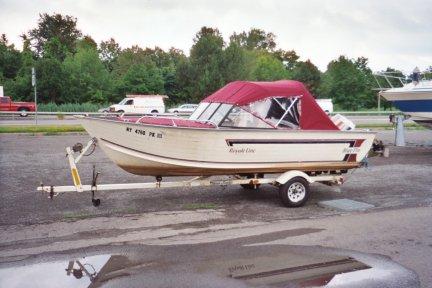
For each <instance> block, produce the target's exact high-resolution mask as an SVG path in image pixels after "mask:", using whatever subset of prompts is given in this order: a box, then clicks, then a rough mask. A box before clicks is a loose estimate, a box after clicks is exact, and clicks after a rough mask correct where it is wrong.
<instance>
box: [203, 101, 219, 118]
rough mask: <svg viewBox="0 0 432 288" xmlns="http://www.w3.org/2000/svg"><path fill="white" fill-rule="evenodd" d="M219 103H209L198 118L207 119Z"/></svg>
mask: <svg viewBox="0 0 432 288" xmlns="http://www.w3.org/2000/svg"><path fill="white" fill-rule="evenodd" d="M220 105H221V104H220V103H211V104H210V105H209V106H208V107H207V109H206V110H205V111H204V112H203V113H202V114H201V115H200V116H199V117H198V119H199V120H202V121H206V120H209V119H210V117H211V116H212V115H213V113H214V112H215V111H216V109H217V108H218V107H219V106H220Z"/></svg>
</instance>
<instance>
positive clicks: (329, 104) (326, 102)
mask: <svg viewBox="0 0 432 288" xmlns="http://www.w3.org/2000/svg"><path fill="white" fill-rule="evenodd" d="M316 102H317V103H318V105H319V106H320V107H321V109H322V110H324V112H326V113H327V114H329V113H333V101H332V99H316Z"/></svg>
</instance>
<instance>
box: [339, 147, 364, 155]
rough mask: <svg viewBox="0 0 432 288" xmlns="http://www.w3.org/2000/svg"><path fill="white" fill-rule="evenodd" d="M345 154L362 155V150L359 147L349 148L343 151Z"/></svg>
mask: <svg viewBox="0 0 432 288" xmlns="http://www.w3.org/2000/svg"><path fill="white" fill-rule="evenodd" d="M343 153H345V154H357V153H360V148H357V147H348V148H345V149H344V150H343Z"/></svg>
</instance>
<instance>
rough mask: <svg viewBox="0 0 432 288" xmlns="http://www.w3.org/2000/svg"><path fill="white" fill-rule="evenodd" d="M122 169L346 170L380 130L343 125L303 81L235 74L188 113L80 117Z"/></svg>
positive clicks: (157, 172)
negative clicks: (343, 127)
mask: <svg viewBox="0 0 432 288" xmlns="http://www.w3.org/2000/svg"><path fill="white" fill-rule="evenodd" d="M80 121H81V123H82V125H83V126H84V128H85V130H86V131H87V132H88V133H89V134H90V135H91V136H92V137H93V138H94V139H96V141H97V143H98V145H99V146H100V147H101V148H102V150H103V151H104V152H105V153H106V155H107V156H108V157H109V158H110V159H111V160H112V161H113V162H114V163H115V164H117V165H118V166H119V167H121V168H122V169H124V170H126V171H128V172H130V173H133V174H137V175H149V176H156V177H161V176H183V175H185V176H205V175H248V174H252V175H254V174H255V175H257V173H263V174H264V173H282V172H286V171H290V170H299V171H303V172H330V171H336V170H337V171H345V172H346V170H348V169H353V168H357V167H359V166H360V165H361V161H362V160H363V159H364V158H365V157H366V156H367V154H368V151H369V150H370V148H371V146H372V143H373V141H374V138H375V133H374V132H369V131H361V130H360V131H358V130H350V131H343V130H341V129H340V128H339V127H338V125H339V126H340V124H341V123H334V122H333V121H332V120H331V119H330V118H329V116H328V115H327V114H326V113H325V112H324V111H323V110H322V109H321V108H320V107H319V105H318V104H317V103H316V101H315V99H314V98H313V96H312V95H311V94H310V93H309V91H308V90H307V89H306V88H305V86H304V85H303V84H302V83H301V82H298V81H291V80H281V81H274V82H249V81H235V82H231V83H229V84H228V85H226V86H224V87H223V88H221V89H220V90H218V91H216V92H215V93H213V94H212V95H210V96H208V97H207V98H205V99H204V100H202V101H201V103H200V104H199V106H198V108H197V109H196V110H195V111H194V113H193V114H192V115H191V116H190V117H189V118H188V119H182V118H179V117H157V116H150V115H149V116H140V117H138V116H130V115H129V116H128V115H120V116H116V117H106V116H105V117H91V116H82V117H81V118H80Z"/></svg>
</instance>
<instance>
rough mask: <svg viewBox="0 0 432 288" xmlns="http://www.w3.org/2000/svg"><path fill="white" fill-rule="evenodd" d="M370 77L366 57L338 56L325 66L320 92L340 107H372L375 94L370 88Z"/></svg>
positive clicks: (371, 84)
mask: <svg viewBox="0 0 432 288" xmlns="http://www.w3.org/2000/svg"><path fill="white" fill-rule="evenodd" d="M371 77H372V74H371V72H370V69H369V68H368V67H367V59H366V58H363V57H361V58H358V59H357V60H352V59H348V58H346V57H345V56H340V57H339V58H338V59H337V60H333V61H331V62H330V63H329V64H328V66H327V71H326V72H325V73H324V79H323V87H322V88H323V89H322V91H323V92H322V94H323V96H324V97H326V98H332V99H333V101H334V103H335V104H337V105H338V106H339V107H340V108H342V109H347V110H358V109H365V108H373V107H374V106H375V105H376V94H375V92H374V91H373V90H372V88H373V82H372V81H373V80H371V79H372V78H373V77H372V78H371Z"/></svg>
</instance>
